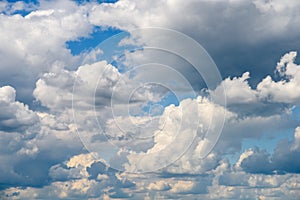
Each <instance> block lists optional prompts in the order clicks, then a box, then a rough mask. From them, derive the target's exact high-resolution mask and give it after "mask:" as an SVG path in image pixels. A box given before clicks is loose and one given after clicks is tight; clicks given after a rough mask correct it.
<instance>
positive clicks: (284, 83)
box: [257, 51, 300, 105]
mask: <svg viewBox="0 0 300 200" xmlns="http://www.w3.org/2000/svg"><path fill="white" fill-rule="evenodd" d="M296 56H297V52H293V51H292V52H290V53H287V54H285V55H284V56H283V57H282V58H281V60H280V62H279V63H278V64H277V67H276V71H277V72H278V74H279V75H280V77H281V78H282V80H280V81H277V82H276V81H273V80H272V78H271V77H270V76H267V77H266V78H265V79H264V80H262V82H261V83H259V84H258V86H257V90H258V91H259V93H260V97H261V98H263V99H266V100H267V101H272V102H274V101H275V102H281V103H289V104H292V105H298V104H299V103H300V95H299V94H300V89H299V85H300V78H299V77H300V66H299V65H297V64H295V63H294V61H295V59H296Z"/></svg>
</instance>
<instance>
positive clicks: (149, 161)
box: [0, 0, 300, 199]
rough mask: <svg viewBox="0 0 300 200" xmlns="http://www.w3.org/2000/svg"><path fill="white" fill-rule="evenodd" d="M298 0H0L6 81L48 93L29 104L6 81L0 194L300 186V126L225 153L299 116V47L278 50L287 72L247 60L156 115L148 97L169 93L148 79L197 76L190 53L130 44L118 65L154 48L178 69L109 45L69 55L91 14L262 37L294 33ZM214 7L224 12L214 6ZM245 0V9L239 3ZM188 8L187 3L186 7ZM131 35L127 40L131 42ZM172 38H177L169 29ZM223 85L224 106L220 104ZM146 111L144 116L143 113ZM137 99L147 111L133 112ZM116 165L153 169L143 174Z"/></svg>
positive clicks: (207, 194)
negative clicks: (273, 141) (110, 52)
mask: <svg viewBox="0 0 300 200" xmlns="http://www.w3.org/2000/svg"><path fill="white" fill-rule="evenodd" d="M289 3H290V4H287V3H282V2H279V1H275V0H273V1H268V2H259V1H250V0H249V1H226V2H206V1H205V2H203V1H189V2H182V1H177V0H170V1H151V2H146V1H127V0H120V1H118V2H116V3H114V4H107V3H102V4H96V3H86V4H84V5H77V4H76V3H74V2H70V1H56V2H54V3H51V2H41V5H40V6H39V9H38V10H35V11H33V12H31V13H30V14H27V15H25V16H21V15H18V14H13V13H14V12H15V11H18V10H20V9H22V10H28V9H29V10H30V9H36V8H32V7H30V5H28V4H25V3H22V2H18V3H15V4H9V3H7V2H4V3H3V2H0V11H1V12H2V13H4V14H1V15H0V18H1V19H0V30H1V33H0V38H1V39H0V41H1V43H2V44H3V45H2V46H1V47H0V59H1V60H2V61H3V62H2V63H1V70H2V71H3V73H1V75H0V79H1V82H0V84H1V85H4V84H5V85H6V83H8V82H12V83H13V84H12V85H14V86H16V88H17V91H20V92H23V93H21V94H20V96H22V98H23V99H27V98H30V97H28V96H31V93H32V91H33V87H35V89H34V91H33V95H34V97H35V98H36V100H38V101H39V102H40V103H41V105H42V106H43V107H42V108H39V111H37V110H31V109H29V107H28V106H27V105H26V104H23V103H22V102H20V101H19V100H16V91H15V89H14V88H13V87H10V86H4V87H0V110H1V113H0V144H1V145H0V161H1V162H0V177H1V179H0V190H1V191H0V198H8V199H20V198H22V199H32V198H36V199H47V198H48V199H72V198H73V199H74V198H75V199H79V198H80V199H93V198H95V199H98V198H103V199H105V198H136V199H141V198H149V199H155V198H157V199H159V198H169V199H170V198H175V197H176V198H186V197H187V196H188V197H190V198H205V199H220V198H223V199H237V198H244V199H252V198H256V199H264V198H273V197H279V198H283V197H286V198H289V199H296V198H297V197H299V195H300V193H299V191H300V182H299V181H298V180H299V174H298V173H299V172H300V171H299V168H300V163H299V161H298V160H297V159H295V158H296V157H297V156H298V155H299V154H300V128H299V127H298V128H296V129H295V132H294V138H293V140H292V141H289V140H281V141H280V142H279V143H278V144H277V146H276V148H275V150H274V152H273V153H272V152H268V151H266V150H264V149H263V147H259V148H253V149H250V150H247V151H245V152H243V153H242V154H241V155H239V159H238V161H237V162H236V163H235V164H232V163H233V161H228V158H227V156H228V155H229V156H230V155H233V154H239V153H240V150H241V147H242V143H243V141H244V140H245V139H248V138H251V139H261V138H263V137H265V136H266V137H270V136H271V137H272V136H273V135H272V134H274V133H275V132H276V133H278V132H280V131H282V132H284V131H286V130H287V129H290V128H291V127H292V128H294V127H296V126H299V124H298V123H299V121H297V120H295V119H293V116H292V113H291V108H292V107H294V106H296V105H299V99H300V96H299V94H300V91H299V88H300V87H299V85H300V80H299V77H300V74H299V73H300V70H299V69H300V66H299V65H297V64H295V60H296V56H297V53H296V52H290V53H287V54H285V55H284V56H283V57H282V58H281V60H280V62H278V63H277V67H276V73H277V75H278V77H276V76H275V78H274V76H267V77H266V78H264V79H262V81H261V82H259V83H258V84H257V86H256V87H253V86H251V85H250V83H249V82H250V80H251V79H250V73H249V72H245V73H243V74H242V75H241V77H234V78H226V79H224V80H223V81H222V83H220V85H219V86H217V87H216V88H215V89H211V90H210V91H209V94H210V95H211V96H212V97H213V98H212V99H213V100H215V101H211V100H210V99H209V98H207V97H203V96H201V95H199V96H198V97H196V98H186V99H183V98H181V99H179V103H178V105H172V104H171V105H167V106H165V107H163V109H161V110H159V111H158V112H157V113H156V114H155V115H151V114H149V113H150V109H149V111H145V110H143V108H144V107H143V106H145V105H147V103H148V102H156V103H157V102H159V101H160V100H162V98H163V97H164V95H165V94H166V90H165V89H161V88H159V87H157V86H152V85H145V84H143V83H142V84H140V82H141V81H142V82H143V81H144V82H146V81H147V80H156V79H155V78H157V79H161V78H162V77H166V78H165V80H170V79H171V78H174V77H176V81H177V82H180V80H182V79H180V76H177V75H176V76H175V74H176V73H178V72H179V73H181V74H183V77H185V78H186V77H192V78H191V79H193V80H196V79H197V78H199V77H198V76H193V74H196V73H194V71H187V70H185V68H183V67H181V66H185V65H186V64H187V63H186V62H185V61H182V60H181V61H180V60H179V59H178V60H177V59H173V58H172V57H171V56H170V57H169V56H167V55H165V54H163V53H159V55H158V54H157V53H155V52H150V51H148V52H146V51H139V52H135V53H132V54H130V55H125V57H126V59H127V60H126V61H124V63H122V64H124V65H126V67H130V66H131V65H133V64H135V63H138V64H143V63H147V62H149V61H151V59H152V58H155V57H157V59H156V61H162V62H163V64H166V65H167V64H168V65H174V69H175V71H176V70H177V71H176V73H174V74H171V73H170V71H168V70H165V69H166V68H164V69H161V68H162V65H161V66H159V65H158V66H154V67H153V66H147V68H146V67H145V68H139V69H135V71H133V72H135V73H132V74H129V73H122V72H121V70H119V69H118V68H117V67H116V66H114V65H112V64H108V62H107V61H105V60H103V61H99V62H98V60H97V56H98V55H99V54H102V53H105V52H103V51H102V50H97V51H95V52H91V54H90V55H88V57H86V60H85V62H93V61H97V62H95V63H90V64H84V65H82V66H80V67H78V68H76V69H74V67H70V66H72V64H73V63H74V62H75V61H76V60H77V58H76V56H72V55H71V53H70V50H68V49H67V48H66V44H65V42H66V41H70V40H76V39H78V38H79V37H81V36H87V35H88V33H90V32H91V30H92V27H93V25H99V26H102V27H116V28H119V29H123V30H126V31H129V32H131V33H133V32H132V31H130V29H131V28H134V27H145V26H163V27H167V28H174V27H177V28H176V29H178V30H181V31H183V32H184V33H188V34H190V35H191V36H195V34H194V33H196V34H197V36H195V38H196V39H198V40H199V41H201V40H202V41H203V40H204V39H207V40H208V41H212V40H214V39H215V38H217V37H218V36H219V32H222V33H224V34H222V35H223V36H222V37H223V39H224V37H225V39H224V40H222V41H221V42H220V40H217V42H220V46H226V45H225V44H224V41H225V40H226V42H225V43H226V44H228V43H239V42H241V41H245V43H246V44H247V45H249V44H257V43H259V42H262V41H264V40H265V39H266V38H269V36H270V35H271V36H272V39H274V38H275V39H280V38H281V37H283V35H285V36H289V37H291V38H295V37H296V36H297V35H298V33H299V30H300V29H298V28H297V27H298V24H300V23H298V22H299V18H297V17H293V16H295V13H296V12H297V6H298V7H299V3H298V2H296V1H289ZM8 6H10V8H9V10H8ZM32 6H33V5H32ZM34 6H35V5H34ZM34 6H33V7H34ZM215 9H219V10H220V12H216V13H215V12H212V11H213V10H215ZM245 9H247V10H248V12H246V13H245V12H240V10H245ZM4 10H5V12H4ZM187 11H189V12H187ZM178 13H186V15H184V16H182V15H180V17H179V15H178ZM208 13H209V14H210V13H215V15H208ZM112 15H113V16H114V17H111V16H112ZM249 15H251V17H249ZM207 16H210V17H207ZM190 19H193V20H190ZM237 19H239V21H237ZM220 22H221V23H220ZM245 24H247V25H248V26H247V27H245ZM190 27H192V29H191V28H190ZM212 27H215V28H214V29H212ZM232 27H235V28H234V29H233V28H232ZM257 27H258V28H257ZM261 27H265V28H263V29H260V28H261ZM217 33H218V34H217ZM225 33H226V34H225ZM133 36H134V37H135V36H137V35H133ZM143 36H144V35H143ZM137 38H138V37H137ZM149 38H150V39H151V34H150V35H145V36H144V37H140V39H141V41H138V42H140V44H143V42H144V41H143V39H144V40H145V39H146V40H147V42H149V41H150V42H151V41H152V42H153V40H149ZM131 39H134V38H127V39H126V40H123V41H122V42H123V43H126V42H127V43H128V44H131V43H130V42H132V41H131ZM222 42H223V43H222ZM134 44H136V43H134ZM174 44H180V41H179V43H176V42H175V41H171V42H169V45H171V46H172V45H174ZM215 44H216V43H214V44H213V45H212V46H214V45H215ZM181 47H183V46H181ZM212 48H214V47H212ZM126 53H128V52H125V54H126ZM147 53H149V56H148V57H147V56H145V54H147ZM143 55H144V57H143ZM145 58H146V60H145ZM128 59H130V60H128ZM147 59H148V60H147ZM177 61H178V62H177ZM120 62H123V60H120ZM126 62H127V63H126ZM151 67H152V68H151ZM155 67H158V68H155ZM149 69H150V70H149ZM152 69H153V71H151V70H152ZM157 69H161V70H157ZM150 72H151V73H150ZM152 72H156V73H152ZM12 75H14V76H12ZM254 75H255V74H254ZM176 81H175V82H176ZM191 83H194V82H193V81H191ZM179 86H181V85H179ZM185 86H186V85H185ZM192 87H193V86H192ZM195 87H198V89H199V86H195ZM201 87H202V86H201ZM201 87H200V89H201ZM223 87H224V88H225V89H226V91H227V101H228V107H227V108H226V107H224V105H223V104H222V94H223V89H222V88H223ZM178 88H180V87H178ZM178 88H176V89H178ZM181 89H182V88H181ZM184 89H186V88H184ZM128 91H134V92H132V93H129V92H128ZM28 94H30V95H28ZM18 95H19V93H18V94H17V96H18ZM183 96H184V95H183ZM112 103H113V105H112ZM160 106H161V105H160ZM141 110H142V111H143V112H142V114H145V113H146V114H148V115H142V116H139V115H138V114H141V113H139V112H138V111H141ZM129 111H130V112H131V111H132V112H134V113H135V114H136V113H138V114H137V115H133V116H130V114H129ZM147 112H148V113H147ZM153 112H154V111H153ZM114 114H115V116H114ZM72 116H74V119H73V118H72ZM223 125H224V129H223V134H222V135H221V137H220V140H219V142H218V143H217V144H216V146H215V143H216V142H217V140H218V139H219V133H220V131H221V129H222V128H223ZM141 127H142V128H141ZM76 132H77V133H79V135H80V136H81V138H78V135H77V134H76ZM281 134H282V133H281ZM274 135H275V134H274ZM80 139H81V140H82V141H83V143H84V144H83V145H82V143H81V142H82V141H80ZM111 147H113V148H111ZM213 147H215V148H213ZM85 148H86V149H85ZM86 150H91V151H92V152H90V153H87V152H86ZM93 151H94V152H93ZM208 153H209V154H208ZM113 168H117V169H121V170H125V171H129V172H145V171H150V172H149V173H144V174H134V173H127V172H121V171H117V170H116V169H113ZM157 169H160V170H158V171H155V172H151V171H153V170H157Z"/></svg>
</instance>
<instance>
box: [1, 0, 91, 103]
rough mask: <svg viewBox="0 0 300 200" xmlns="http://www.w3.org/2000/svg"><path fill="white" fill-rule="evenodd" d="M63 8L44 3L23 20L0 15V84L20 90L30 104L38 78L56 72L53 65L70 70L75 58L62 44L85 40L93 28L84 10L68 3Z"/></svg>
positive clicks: (21, 17) (23, 97) (22, 18)
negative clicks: (49, 72)
mask: <svg viewBox="0 0 300 200" xmlns="http://www.w3.org/2000/svg"><path fill="white" fill-rule="evenodd" d="M17 4H24V3H22V2H17V3H15V4H14V6H16V5H17ZM56 4H58V5H56ZM26 5H28V4H26ZM62 5H63V7H60V6H62ZM62 5H59V3H58V2H56V3H53V4H51V3H49V5H48V4H47V3H46V2H44V3H42V5H40V8H39V10H35V11H33V12H31V13H29V14H28V15H26V16H24V17H23V16H21V15H18V14H15V15H4V14H1V15H0V18H1V19H0V21H1V22H0V30H1V34H0V38H1V39H0V41H1V44H2V45H1V47H0V51H1V53H0V59H1V60H2V62H1V70H2V73H1V75H0V79H1V82H0V84H1V85H3V84H11V85H13V86H14V87H15V88H17V90H20V93H19V96H20V98H21V99H22V100H26V101H28V100H31V93H32V90H33V88H34V84H35V82H36V80H37V79H38V76H39V75H40V74H41V73H45V72H47V71H48V70H49V69H51V68H55V65H56V64H55V63H57V62H60V63H64V65H67V66H72V65H73V64H74V63H75V61H76V58H74V57H73V56H72V55H71V53H70V51H69V50H68V49H67V48H66V45H65V42H66V41H69V40H75V39H76V38H77V37H79V36H87V35H88V33H89V32H90V31H91V30H92V25H90V24H89V23H88V22H87V19H86V18H84V17H83V16H84V15H85V13H86V9H85V8H84V7H78V6H77V5H76V4H75V3H73V2H71V1H68V2H67V1H64V3H63V4H62ZM8 77H10V78H8Z"/></svg>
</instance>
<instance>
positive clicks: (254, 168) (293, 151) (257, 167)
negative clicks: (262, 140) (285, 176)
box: [239, 127, 300, 174]
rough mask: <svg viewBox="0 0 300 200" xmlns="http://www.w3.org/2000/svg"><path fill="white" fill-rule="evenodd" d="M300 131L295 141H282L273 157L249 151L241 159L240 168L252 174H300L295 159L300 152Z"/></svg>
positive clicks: (257, 151) (295, 135)
mask: <svg viewBox="0 0 300 200" xmlns="http://www.w3.org/2000/svg"><path fill="white" fill-rule="evenodd" d="M299 130H300V129H299V127H297V128H296V130H295V133H294V139H293V141H287V140H282V141H280V142H279V143H278V144H277V147H276V148H275V150H274V153H273V154H272V155H270V154H269V153H267V152H266V151H264V150H259V149H256V150H255V151H253V150H251V151H249V152H251V153H247V154H246V155H247V156H241V157H240V161H239V166H241V167H242V168H243V169H244V170H245V171H247V172H251V173H267V174H268V173H269V174H270V173H299V172H300V171H299V166H300V163H299V161H298V160H297V159H294V158H295V156H297V155H298V154H299V151H300V150H299V146H300V145H299ZM242 155H244V154H242ZM258 163H259V164H258Z"/></svg>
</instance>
